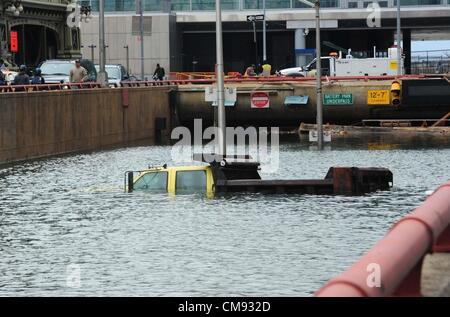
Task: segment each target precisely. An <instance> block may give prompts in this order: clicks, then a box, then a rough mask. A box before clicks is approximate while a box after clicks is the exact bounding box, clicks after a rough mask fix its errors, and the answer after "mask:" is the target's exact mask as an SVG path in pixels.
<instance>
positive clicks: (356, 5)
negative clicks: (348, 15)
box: [348, 2, 358, 9]
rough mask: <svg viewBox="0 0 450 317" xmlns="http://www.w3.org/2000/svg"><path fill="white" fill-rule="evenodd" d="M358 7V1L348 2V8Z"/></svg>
mask: <svg viewBox="0 0 450 317" xmlns="http://www.w3.org/2000/svg"><path fill="white" fill-rule="evenodd" d="M357 7H358V2H349V3H348V8H349V9H355V8H357Z"/></svg>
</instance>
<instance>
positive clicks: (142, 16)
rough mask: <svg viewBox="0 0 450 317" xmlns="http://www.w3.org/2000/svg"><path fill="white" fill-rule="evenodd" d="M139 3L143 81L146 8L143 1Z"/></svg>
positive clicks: (142, 72) (143, 77)
mask: <svg viewBox="0 0 450 317" xmlns="http://www.w3.org/2000/svg"><path fill="white" fill-rule="evenodd" d="M138 1H139V34H140V37H141V80H144V79H145V72H144V8H143V2H142V0H138Z"/></svg>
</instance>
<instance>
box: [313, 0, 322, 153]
mask: <svg viewBox="0 0 450 317" xmlns="http://www.w3.org/2000/svg"><path fill="white" fill-rule="evenodd" d="M315 8H316V52H317V54H316V57H317V61H316V66H317V67H316V70H317V74H316V90H317V101H316V104H317V117H316V123H317V146H318V148H319V150H322V149H323V113H322V110H323V109H322V63H321V54H322V53H321V49H320V0H317V1H316V3H315Z"/></svg>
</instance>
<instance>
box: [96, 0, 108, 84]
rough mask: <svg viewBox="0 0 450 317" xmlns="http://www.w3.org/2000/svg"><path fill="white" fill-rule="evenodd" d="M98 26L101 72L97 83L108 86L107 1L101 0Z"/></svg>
mask: <svg viewBox="0 0 450 317" xmlns="http://www.w3.org/2000/svg"><path fill="white" fill-rule="evenodd" d="M98 14H99V19H98V25H99V45H98V46H99V54H100V55H99V66H100V71H99V72H98V75H97V81H98V82H99V83H100V84H101V85H102V86H106V83H107V80H108V75H107V74H106V71H105V64H106V55H105V0H99V3H98Z"/></svg>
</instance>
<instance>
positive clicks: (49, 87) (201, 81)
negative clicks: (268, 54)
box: [0, 75, 442, 92]
mask: <svg viewBox="0 0 450 317" xmlns="http://www.w3.org/2000/svg"><path fill="white" fill-rule="evenodd" d="M421 78H442V76H440V75H403V76H400V77H398V76H340V77H327V76H325V77H322V80H323V81H324V82H327V81H346V80H352V81H359V80H361V81H366V82H367V81H370V80H374V81H376V80H394V79H421ZM313 81H315V77H278V76H269V77H242V78H237V77H236V78H226V79H225V83H284V82H313ZM215 82H216V80H215V79H214V78H209V79H176V80H164V81H124V82H121V83H120V86H117V85H114V86H115V87H153V86H182V85H190V84H203V85H209V84H213V83H215ZM92 88H101V85H100V84H98V83H95V82H89V83H58V84H40V85H23V86H22V85H7V86H0V92H31V91H46V90H65V89H69V90H71V89H92Z"/></svg>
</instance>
